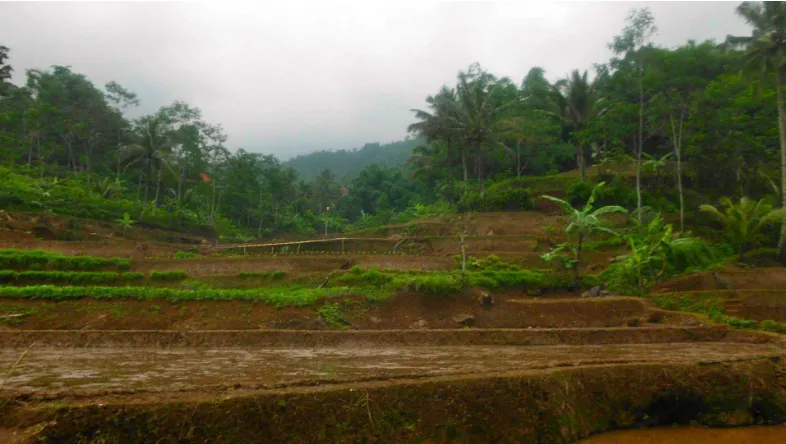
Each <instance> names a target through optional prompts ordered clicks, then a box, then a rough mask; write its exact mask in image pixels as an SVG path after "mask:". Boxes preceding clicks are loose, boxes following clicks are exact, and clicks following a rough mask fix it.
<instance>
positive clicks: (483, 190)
mask: <svg viewBox="0 0 786 444" xmlns="http://www.w3.org/2000/svg"><path fill="white" fill-rule="evenodd" d="M481 146H482V145H481V144H477V146H476V147H475V150H476V151H477V155H478V160H477V169H478V174H477V176H478V181H479V182H480V198H481V199H482V198H483V197H484V196H485V195H486V184H485V183H484V182H483V150H482V149H481Z"/></svg>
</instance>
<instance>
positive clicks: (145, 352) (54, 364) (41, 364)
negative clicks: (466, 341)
mask: <svg viewBox="0 0 786 444" xmlns="http://www.w3.org/2000/svg"><path fill="white" fill-rule="evenodd" d="M21 353H22V350H19V349H0V368H3V369H11V368H13V371H12V372H11V373H10V375H9V377H8V379H7V380H6V381H5V385H4V386H3V388H2V391H3V392H6V393H7V394H9V393H12V392H14V393H17V394H18V393H20V392H21V393H51V392H58V393H64V392H65V393H67V392H85V393H90V392H92V391H102V392H106V391H109V392H112V391H126V390H133V391H136V390H141V391H147V390H151V391H176V390H186V389H194V388H207V387H210V386H216V385H227V384H230V385H231V384H240V385H243V386H246V387H251V386H256V387H274V386H277V385H297V384H302V383H309V384H311V383H315V382H316V383H319V382H320V381H323V382H324V383H329V382H330V381H348V380H362V379H390V378H397V377H411V376H417V377H429V376H438V375H449V374H483V373H494V372H502V371H510V370H524V369H535V368H552V367H562V366H575V365H594V364H604V363H608V364H612V363H613V364H622V363H637V362H697V361H703V362H717V361H726V360H739V359H753V358H760V357H772V356H780V355H782V354H783V350H782V349H780V348H778V347H776V346H773V345H767V344H745V345H742V344H739V343H724V342H712V343H671V344H624V345H622V344H621V345H600V346H587V345H584V346H524V347H516V346H439V347H390V346H383V347H379V346H377V347H374V346H369V347H352V348H350V347H322V348H242V349H241V348H222V349H210V348H170V349H153V348H90V349H87V348H41V347H38V348H36V347H33V348H31V349H30V350H29V351H28V352H27V353H26V355H24V356H23V357H22V359H21V360H20V361H19V362H18V364H16V366H15V367H14V364H15V363H16V362H17V360H19V359H20V356H21ZM0 397H2V392H0Z"/></svg>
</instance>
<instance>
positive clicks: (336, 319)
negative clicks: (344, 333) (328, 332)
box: [317, 302, 349, 328]
mask: <svg viewBox="0 0 786 444" xmlns="http://www.w3.org/2000/svg"><path fill="white" fill-rule="evenodd" d="M317 313H319V315H320V316H322V319H324V320H325V322H327V324H328V325H329V326H330V327H332V328H345V327H346V326H347V324H349V322H347V320H346V318H345V317H346V315H345V314H344V310H342V309H341V305H339V304H338V303H336V302H328V303H325V305H323V306H321V307H319V309H318V310H317Z"/></svg>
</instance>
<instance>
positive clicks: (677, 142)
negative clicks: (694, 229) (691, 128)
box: [669, 110, 685, 232]
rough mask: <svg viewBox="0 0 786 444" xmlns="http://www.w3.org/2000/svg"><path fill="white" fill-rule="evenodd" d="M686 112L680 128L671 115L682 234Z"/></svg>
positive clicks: (683, 223)
mask: <svg viewBox="0 0 786 444" xmlns="http://www.w3.org/2000/svg"><path fill="white" fill-rule="evenodd" d="M684 118H685V110H683V111H682V113H681V114H680V122H679V126H677V125H676V124H675V122H674V115H673V114H670V115H669V119H670V121H671V135H672V140H673V142H674V156H675V157H677V193H679V195H680V232H683V231H685V198H684V196H683V195H682V122H683V120H684Z"/></svg>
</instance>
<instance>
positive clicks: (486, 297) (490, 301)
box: [480, 291, 494, 307]
mask: <svg viewBox="0 0 786 444" xmlns="http://www.w3.org/2000/svg"><path fill="white" fill-rule="evenodd" d="M480 303H481V304H482V305H483V306H484V307H491V306H492V305H494V297H493V296H491V295H490V294H488V293H486V292H485V291H484V292H483V293H481V294H480Z"/></svg>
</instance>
